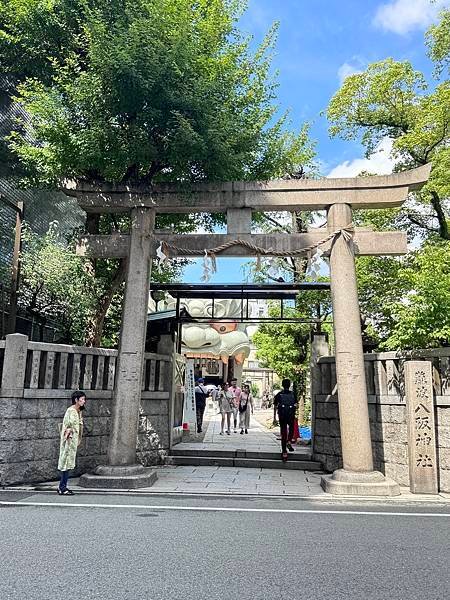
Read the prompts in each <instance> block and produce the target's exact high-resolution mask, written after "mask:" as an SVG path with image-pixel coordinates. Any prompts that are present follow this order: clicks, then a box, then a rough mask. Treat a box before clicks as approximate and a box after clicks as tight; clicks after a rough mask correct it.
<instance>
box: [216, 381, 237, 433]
mask: <svg viewBox="0 0 450 600" xmlns="http://www.w3.org/2000/svg"><path fill="white" fill-rule="evenodd" d="M217 399H218V401H219V411H220V414H221V415H222V423H221V426H220V435H223V430H224V427H225V418H226V420H227V435H230V433H231V431H230V429H231V413H232V412H233V409H232V403H233V399H234V395H233V392H231V391H230V390H229V386H228V383H223V384H222V385H221V387H220V390H219V394H218V396H217Z"/></svg>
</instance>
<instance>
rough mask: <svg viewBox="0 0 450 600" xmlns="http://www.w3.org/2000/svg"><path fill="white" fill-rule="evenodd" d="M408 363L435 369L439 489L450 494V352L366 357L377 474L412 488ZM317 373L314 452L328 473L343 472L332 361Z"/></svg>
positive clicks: (327, 359)
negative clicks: (407, 401)
mask: <svg viewBox="0 0 450 600" xmlns="http://www.w3.org/2000/svg"><path fill="white" fill-rule="evenodd" d="M409 360H424V361H428V362H430V363H431V364H432V374H433V378H432V380H433V389H434V406H435V423H436V451H437V456H438V465H439V486H440V490H441V491H445V492H450V348H442V349H436V350H424V351H420V352H415V353H414V354H409V355H403V356H400V355H399V354H398V353H395V352H383V353H379V354H366V355H365V356H364V362H365V371H366V383H367V394H368V402H369V416H370V427H371V434H372V448H373V457H374V463H375V468H377V469H379V470H381V471H382V472H384V473H385V474H386V475H388V476H390V477H392V478H393V479H395V480H396V481H397V482H398V483H400V484H401V485H404V486H408V485H409V466H408V432H407V410H406V399H405V381H404V365H405V362H406V361H409ZM314 369H315V370H316V373H315V376H314V377H313V380H314V382H315V384H314V386H313V389H312V396H313V400H314V401H313V430H314V435H313V452H314V456H315V458H316V459H317V460H320V461H321V462H322V464H323V465H324V468H325V469H327V470H329V471H333V470H335V469H336V468H339V467H341V466H342V454H341V439H340V428H339V409H338V402H337V400H338V397H337V385H336V365H335V359H334V357H333V356H324V357H321V358H319V359H318V361H317V364H316V365H315V366H314V367H313V370H314Z"/></svg>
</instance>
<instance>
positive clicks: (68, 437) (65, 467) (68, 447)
mask: <svg viewBox="0 0 450 600" xmlns="http://www.w3.org/2000/svg"><path fill="white" fill-rule="evenodd" d="M85 403H86V394H85V393H84V392H81V391H77V392H74V393H73V394H72V406H69V408H68V409H67V410H66V414H65V415H64V420H63V424H62V428H61V443H60V447H59V461H58V470H59V471H61V481H60V482H59V486H58V494H59V495H60V496H72V495H73V492H72V490H69V488H68V487H67V481H68V479H69V471H70V470H71V469H74V468H75V461H76V457H77V450H78V446H79V445H80V442H81V436H82V433H83V419H82V416H81V411H83V410H84V407H85Z"/></svg>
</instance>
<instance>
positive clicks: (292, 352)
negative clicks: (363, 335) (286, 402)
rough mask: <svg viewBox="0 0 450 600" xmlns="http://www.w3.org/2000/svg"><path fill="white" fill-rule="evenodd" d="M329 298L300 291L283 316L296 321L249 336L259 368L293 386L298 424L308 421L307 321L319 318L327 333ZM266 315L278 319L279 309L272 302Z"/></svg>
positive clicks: (269, 326)
mask: <svg viewBox="0 0 450 600" xmlns="http://www.w3.org/2000/svg"><path fill="white" fill-rule="evenodd" d="M330 313H331V305H330V297H329V294H328V293H326V292H317V291H311V292H302V293H300V294H299V295H298V297H297V299H296V305H295V307H286V308H285V309H284V311H283V314H284V316H285V317H287V318H292V319H298V321H297V322H295V321H294V322H291V323H277V322H274V323H263V324H261V325H260V326H259V327H258V329H257V331H256V332H255V333H254V334H253V338H252V341H253V343H254V344H255V346H256V348H257V357H258V359H259V360H260V361H261V363H262V365H263V366H265V367H268V368H270V369H273V370H274V371H275V373H276V374H277V375H278V376H279V377H280V378H282V379H283V378H286V377H287V378H288V379H291V381H293V382H294V383H295V387H296V391H297V398H298V401H299V414H298V418H299V421H300V422H304V421H305V419H307V418H308V416H309V415H308V407H307V405H306V398H307V395H308V394H307V385H308V374H309V347H310V344H309V340H310V336H311V330H312V325H311V323H309V322H308V321H309V320H312V319H317V318H320V319H321V320H322V323H321V324H320V325H319V324H316V326H315V328H316V329H317V330H319V329H320V328H321V327H322V328H323V329H325V330H327V331H330V330H331V324H330V322H329V316H330ZM269 315H270V316H272V317H280V315H281V313H280V307H279V305H278V304H275V303H273V304H272V305H271V306H270V308H269Z"/></svg>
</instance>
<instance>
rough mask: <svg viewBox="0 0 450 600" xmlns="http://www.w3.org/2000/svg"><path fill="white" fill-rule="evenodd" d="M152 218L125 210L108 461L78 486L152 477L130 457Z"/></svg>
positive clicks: (136, 483)
mask: <svg viewBox="0 0 450 600" xmlns="http://www.w3.org/2000/svg"><path fill="white" fill-rule="evenodd" d="M154 223H155V211H154V210H152V209H150V208H144V207H138V208H133V210H132V211H131V235H130V238H129V240H130V245H129V251H128V268H127V276H126V287H125V297H124V302H123V311H122V327H121V332H120V344H119V352H118V358H117V366H116V382H115V386H114V395H113V412H112V419H111V433H110V438H109V448H108V464H107V465H101V466H99V467H97V469H96V470H95V471H94V473H93V474H86V475H83V476H82V477H81V478H80V485H81V486H84V487H113V488H137V487H148V486H151V485H152V484H153V483H154V481H155V480H156V478H157V476H156V472H155V471H154V470H153V469H149V468H144V467H143V466H142V465H140V464H138V463H137V460H136V438H137V433H138V425H139V406H140V400H141V385H142V372H143V360H144V347H145V333H146V330H147V312H148V292H149V283H150V270H151V259H150V251H151V244H150V242H149V235H150V233H151V232H152V231H153V227H154Z"/></svg>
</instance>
